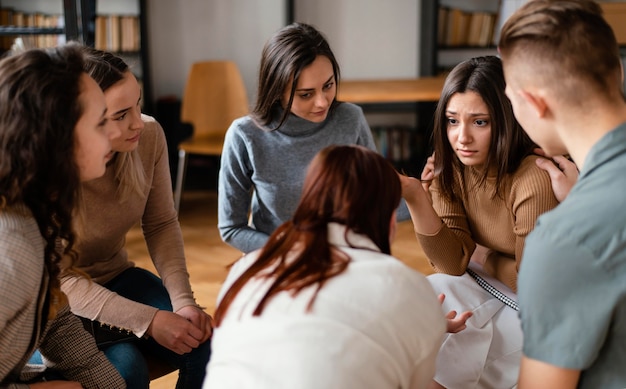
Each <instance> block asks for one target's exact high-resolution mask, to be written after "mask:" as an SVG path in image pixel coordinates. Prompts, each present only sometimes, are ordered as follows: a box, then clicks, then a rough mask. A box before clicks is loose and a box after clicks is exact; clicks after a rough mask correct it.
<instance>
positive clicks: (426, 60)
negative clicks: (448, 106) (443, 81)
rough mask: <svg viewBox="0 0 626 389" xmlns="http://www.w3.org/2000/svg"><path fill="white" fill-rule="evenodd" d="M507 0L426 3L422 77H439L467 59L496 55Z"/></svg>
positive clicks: (441, 0) (422, 17)
mask: <svg viewBox="0 0 626 389" xmlns="http://www.w3.org/2000/svg"><path fill="white" fill-rule="evenodd" d="M503 1H507V0H438V1H422V6H421V26H422V27H421V41H420V47H421V53H422V56H421V59H420V75H422V76H434V75H438V74H441V73H445V72H446V71H448V70H449V69H451V68H452V67H454V66H455V65H456V64H458V63H459V62H461V61H463V60H465V59H467V58H471V57H475V56H482V55H495V54H496V53H497V51H496V47H495V40H496V37H497V33H498V25H499V21H500V18H501V16H502V14H501V7H502V2H503Z"/></svg>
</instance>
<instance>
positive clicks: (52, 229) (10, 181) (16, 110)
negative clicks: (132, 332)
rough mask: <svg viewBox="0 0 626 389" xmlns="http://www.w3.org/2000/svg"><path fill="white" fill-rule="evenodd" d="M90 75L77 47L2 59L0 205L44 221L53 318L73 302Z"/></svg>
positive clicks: (41, 230) (45, 259)
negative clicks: (68, 289)
mask: <svg viewBox="0 0 626 389" xmlns="http://www.w3.org/2000/svg"><path fill="white" fill-rule="evenodd" d="M83 74H85V73H84V72H83V56H82V53H81V51H80V50H79V48H78V47H77V46H75V45H71V44H70V45H66V46H62V47H59V48H54V49H48V50H40V49H34V50H28V51H25V52H21V53H19V54H15V55H12V56H9V57H7V58H4V59H3V60H2V61H0V147H1V150H2V151H1V152H0V196H1V198H0V200H2V201H1V202H0V204H1V205H2V208H5V207H10V206H14V205H19V204H24V205H26V206H27V207H28V208H29V209H30V211H31V212H32V214H33V217H34V218H35V220H36V221H37V224H38V226H39V231H40V232H41V235H42V237H43V239H44V240H45V251H44V262H45V265H46V268H47V271H48V276H49V278H50V284H49V285H50V286H49V288H50V289H49V291H50V303H49V308H50V309H49V316H48V317H49V318H52V317H54V316H55V315H56V313H57V311H58V308H59V307H60V306H61V305H62V304H64V303H66V301H67V300H66V298H65V296H64V295H63V293H62V292H61V289H60V282H59V278H58V275H59V271H60V270H59V262H60V260H61V258H62V256H63V255H64V254H67V255H69V256H70V257H71V258H74V257H75V252H74V251H73V249H72V246H73V244H74V239H75V236H74V232H73V230H72V212H73V209H74V204H75V200H76V198H77V195H78V190H79V184H80V176H79V170H78V166H77V164H76V162H75V159H74V155H75V146H74V145H75V141H74V139H75V138H74V127H75V126H76V124H77V122H78V120H79V118H80V117H81V115H82V112H83V107H82V106H81V103H80V101H79V95H80V93H81V88H82V83H81V75H83ZM0 211H2V210H1V209H0ZM61 241H64V242H65V243H66V244H65V248H64V252H61V251H59V249H58V247H59V246H58V244H59V242H61Z"/></svg>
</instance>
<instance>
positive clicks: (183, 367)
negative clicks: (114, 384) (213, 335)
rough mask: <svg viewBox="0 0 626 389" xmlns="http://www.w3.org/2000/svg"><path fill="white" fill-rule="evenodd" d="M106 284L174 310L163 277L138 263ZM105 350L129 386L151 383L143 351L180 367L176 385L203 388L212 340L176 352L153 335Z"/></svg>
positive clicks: (133, 297)
mask: <svg viewBox="0 0 626 389" xmlns="http://www.w3.org/2000/svg"><path fill="white" fill-rule="evenodd" d="M103 286H104V287H105V288H107V289H109V290H111V291H113V292H116V293H117V294H119V295H121V296H124V297H126V298H128V299H130V300H133V301H137V302H140V303H143V304H146V305H150V306H153V307H155V308H158V309H160V310H164V311H170V312H171V311H172V303H171V301H170V297H169V294H168V293H167V290H166V289H165V287H164V286H163V283H162V282H161V279H160V278H159V277H157V276H155V275H154V274H152V273H151V272H149V271H147V270H144V269H141V268H136V267H135V268H131V269H128V270H126V271H124V272H122V273H121V274H120V275H118V276H117V277H115V278H114V279H112V280H111V281H109V282H107V283H106V284H104V285H103ZM102 351H104V353H105V354H106V356H107V358H109V360H110V361H111V363H112V364H113V365H114V366H115V367H116V368H117V370H118V371H119V372H120V374H121V375H122V377H123V378H124V379H125V380H126V385H127V387H128V389H147V388H148V387H149V385H150V379H149V378H148V365H147V363H146V359H145V358H144V356H143V354H142V352H143V353H146V354H150V355H152V356H156V357H157V358H158V359H160V360H162V361H165V362H166V363H168V364H169V365H171V366H172V367H173V368H177V369H179V372H178V381H177V383H176V389H194V388H198V389H199V388H201V387H202V382H203V380H204V375H205V372H206V365H207V363H208V362H209V358H210V357H211V342H210V340H208V341H206V342H205V343H203V344H201V345H200V346H198V347H197V348H195V349H193V350H192V351H191V352H189V353H187V354H183V355H179V354H176V353H175V352H173V351H171V350H169V349H167V348H165V347H163V346H161V345H160V344H158V343H157V342H155V341H154V340H153V339H137V340H135V341H131V342H124V343H118V344H114V345H111V346H108V347H106V348H104V349H103V350H102Z"/></svg>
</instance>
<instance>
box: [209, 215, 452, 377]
mask: <svg viewBox="0 0 626 389" xmlns="http://www.w3.org/2000/svg"><path fill="white" fill-rule="evenodd" d="M344 231H345V228H344V227H343V226H341V225H338V224H333V223H331V224H329V241H330V242H331V244H334V245H336V246H337V247H339V248H340V249H341V250H342V251H343V252H345V253H346V254H348V255H349V256H350V258H351V262H350V264H349V265H348V268H347V269H346V270H345V271H344V272H343V273H341V274H339V275H338V276H335V277H333V278H331V279H330V280H328V281H327V282H326V284H325V285H324V287H323V288H322V289H321V290H320V291H319V293H318V294H317V297H316V299H315V302H314V304H313V306H312V310H311V311H307V306H308V304H309V302H310V299H311V296H312V295H313V293H314V291H315V288H316V286H315V285H314V286H311V287H307V288H305V289H304V290H302V291H301V292H300V293H299V294H298V295H297V296H295V297H294V296H292V295H291V293H290V292H281V293H279V294H277V295H275V296H274V297H273V298H272V299H271V300H270V301H269V302H268V303H267V305H266V307H265V309H264V310H263V312H262V314H261V315H260V316H252V312H253V311H254V309H255V308H256V307H257V305H258V303H259V301H260V299H261V298H262V297H263V295H264V294H265V292H266V291H267V289H268V288H269V286H270V285H271V282H272V280H268V279H262V278H255V279H253V280H251V281H249V282H248V283H247V284H246V285H245V286H244V287H243V288H242V289H241V291H240V292H239V293H238V295H237V297H236V298H235V299H234V301H233V302H232V303H231V305H230V307H229V309H228V312H227V314H226V316H225V318H224V320H223V321H222V323H221V325H220V326H219V327H218V328H216V329H215V330H214V333H213V339H212V355H211V360H210V362H209V364H208V366H207V376H206V378H205V381H204V386H205V387H206V388H211V389H215V388H272V389H276V388H301V389H306V388H315V389H318V388H376V389H381V388H425V387H426V386H427V384H428V383H429V382H430V381H431V379H432V377H433V374H434V371H435V358H436V354H437V351H438V350H439V347H440V345H441V341H442V339H443V334H444V332H445V327H446V324H445V319H444V315H443V311H442V309H441V306H440V304H439V302H438V301H437V297H436V296H435V293H434V291H433V289H432V287H431V286H430V284H429V282H428V281H427V280H426V278H425V277H424V276H423V275H422V274H420V273H418V272H416V271H414V270H413V269H411V268H409V267H407V266H406V265H404V264H403V263H402V262H400V261H399V260H397V259H395V258H393V257H391V256H388V255H385V254H382V253H380V252H379V250H378V248H376V246H375V245H374V244H373V243H372V242H371V240H369V239H368V238H366V237H364V236H359V235H356V234H353V233H349V237H348V240H349V241H350V242H351V243H352V245H353V246H357V247H360V248H359V249H354V248H350V247H348V245H347V243H346V241H345V240H344ZM257 256H258V252H253V253H251V254H249V255H246V256H245V257H243V258H242V259H240V260H239V261H238V262H237V263H236V264H235V265H234V266H233V267H232V269H231V271H230V273H229V275H228V277H227V279H226V281H225V283H224V285H223V286H222V289H221V291H220V296H219V298H218V300H219V299H221V297H222V296H223V295H224V293H225V292H226V291H227V290H228V289H229V288H230V286H231V285H232V283H233V282H234V281H235V280H236V279H237V278H238V277H239V276H240V275H241V274H242V273H243V272H244V271H245V270H246V269H247V268H248V267H249V266H250V265H251V264H252V263H253V262H254V261H255V259H256V258H257Z"/></svg>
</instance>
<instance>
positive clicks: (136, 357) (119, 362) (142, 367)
mask: <svg viewBox="0 0 626 389" xmlns="http://www.w3.org/2000/svg"><path fill="white" fill-rule="evenodd" d="M103 351H104V354H105V355H106V356H107V358H108V359H109V361H111V363H112V364H113V366H115V368H116V369H117V371H118V372H119V373H120V375H121V376H122V378H124V380H125V381H126V386H127V387H128V388H129V389H132V388H137V389H139V388H141V389H147V388H148V387H149V385H150V378H149V374H148V364H147V363H146V360H145V358H144V357H143V355H142V354H141V352H140V351H139V349H138V348H137V346H135V345H134V344H133V343H130V342H129V343H118V344H115V345H112V346H109V347H108V348H106V349H104V350H103Z"/></svg>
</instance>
